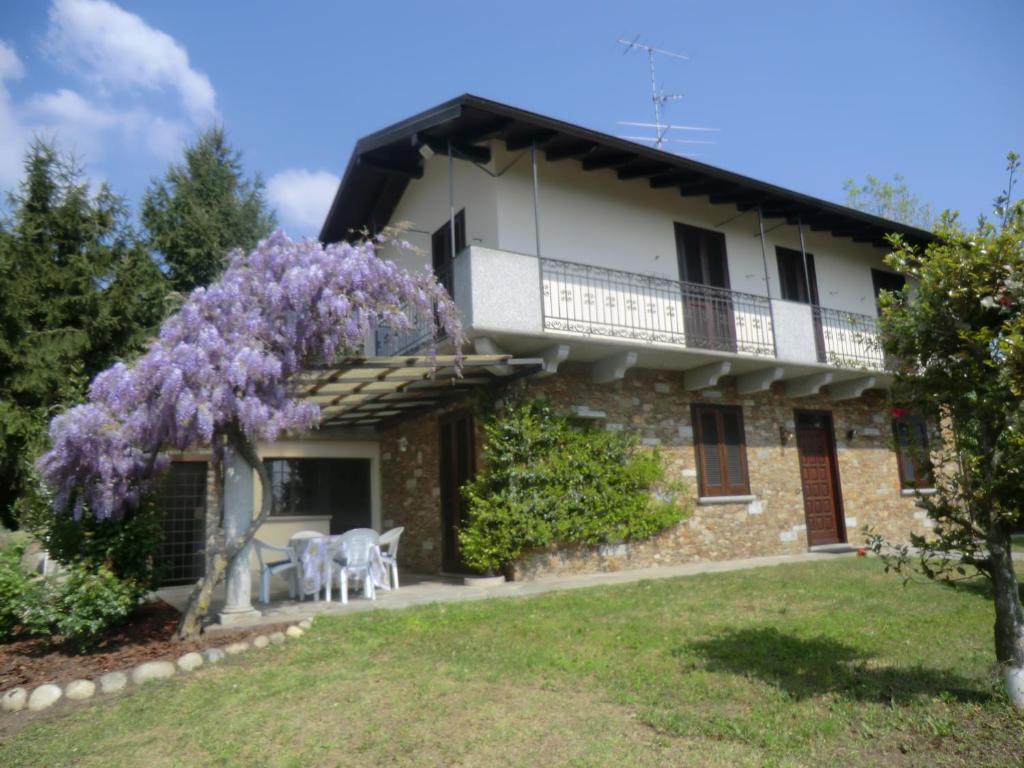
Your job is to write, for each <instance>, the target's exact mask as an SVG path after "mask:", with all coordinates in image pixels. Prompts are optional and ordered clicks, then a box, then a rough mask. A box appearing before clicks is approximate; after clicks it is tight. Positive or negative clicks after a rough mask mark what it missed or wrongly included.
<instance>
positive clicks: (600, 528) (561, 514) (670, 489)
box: [459, 402, 689, 572]
mask: <svg viewBox="0 0 1024 768" xmlns="http://www.w3.org/2000/svg"><path fill="white" fill-rule="evenodd" d="M483 429H484V433H485V438H486V439H485V443H484V450H483V464H484V468H483V470H482V471H481V472H480V473H479V474H478V475H477V476H476V478H475V479H474V480H472V481H471V482H470V483H468V484H467V485H466V486H464V487H463V489H462V493H463V496H464V497H465V499H466V501H467V505H468V510H469V517H468V522H467V524H466V525H465V526H464V527H463V529H462V530H461V531H460V533H459V541H460V544H461V552H462V557H463V559H464V560H465V562H466V564H467V565H469V566H470V567H471V568H476V569H478V570H480V571H483V572H494V571H498V570H500V569H502V568H504V567H505V566H507V565H509V564H510V563H512V562H514V561H515V560H517V559H518V558H519V557H520V556H521V555H522V554H523V553H525V552H526V551H528V550H530V549H534V548H537V547H547V546H551V545H553V544H572V543H576V544H585V545H596V544H606V543H617V542H623V541H630V540H637V539H645V538H650V537H651V536H653V535H654V534H656V533H658V532H659V531H662V530H664V529H665V528H667V527H669V526H671V525H674V524H675V523H678V522H679V521H680V520H682V519H683V518H684V517H685V516H686V514H687V513H688V512H689V509H688V508H687V506H686V505H685V504H683V503H682V502H681V501H680V500H679V499H680V496H681V494H680V490H681V489H680V488H679V484H678V483H669V482H667V481H666V479H665V467H664V462H663V460H662V457H661V455H660V453H658V452H657V451H648V450H641V449H640V447H639V446H638V444H637V440H636V439H635V438H634V437H631V436H628V435H625V434H622V433H618V432H608V431H604V430H598V429H594V428H589V427H583V426H580V425H579V424H577V423H574V421H573V420H571V419H569V418H567V417H564V416H560V415H558V414H556V413H555V412H554V410H552V408H551V406H550V405H549V404H547V403H544V402H524V403H519V404H515V405H509V406H507V407H506V408H505V409H504V410H503V411H502V412H492V413H491V415H489V416H488V417H487V419H486V420H485V421H484V426H483Z"/></svg>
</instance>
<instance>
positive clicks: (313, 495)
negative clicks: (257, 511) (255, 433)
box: [267, 459, 371, 534]
mask: <svg viewBox="0 0 1024 768" xmlns="http://www.w3.org/2000/svg"><path fill="white" fill-rule="evenodd" d="M267 469H268V470H269V471H270V488H271V493H272V494H273V506H272V507H271V511H270V514H271V515H274V516H275V517H277V516H303V517H305V516H310V515H324V516H330V518H331V533H332V534H335V533H343V532H344V531H347V530H349V529H350V528H368V527H370V525H371V514H370V460H369V459H267Z"/></svg>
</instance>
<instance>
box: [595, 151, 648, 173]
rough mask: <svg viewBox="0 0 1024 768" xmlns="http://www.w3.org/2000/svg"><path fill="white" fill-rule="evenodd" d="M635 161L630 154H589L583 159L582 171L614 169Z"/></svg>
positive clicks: (634, 156) (634, 157)
mask: <svg viewBox="0 0 1024 768" xmlns="http://www.w3.org/2000/svg"><path fill="white" fill-rule="evenodd" d="M635 159H636V155H635V154H633V153H632V152H603V153H600V154H599V153H596V152H594V153H591V154H589V155H587V156H586V157H584V158H583V170H584V171H597V170H600V169H602V168H615V167H616V166H620V165H626V164H627V163H630V162H632V161H633V160H635Z"/></svg>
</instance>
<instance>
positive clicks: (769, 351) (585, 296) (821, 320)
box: [376, 246, 886, 375]
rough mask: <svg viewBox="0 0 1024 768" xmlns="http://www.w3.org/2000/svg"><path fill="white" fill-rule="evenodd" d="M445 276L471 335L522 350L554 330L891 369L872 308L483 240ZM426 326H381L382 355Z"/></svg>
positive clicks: (813, 366)
mask: <svg viewBox="0 0 1024 768" xmlns="http://www.w3.org/2000/svg"><path fill="white" fill-rule="evenodd" d="M440 280H441V282H442V283H443V284H444V285H445V287H447V288H448V290H449V291H450V292H451V293H452V296H453V298H454V299H455V300H456V303H457V304H458V306H459V310H460V312H461V313H462V316H463V325H464V326H465V328H466V329H467V330H468V331H470V332H471V334H472V335H473V336H476V337H479V336H489V337H493V338H495V339H503V340H505V342H507V343H513V340H515V339H521V340H523V341H522V343H521V344H520V345H518V346H519V347H521V349H520V348H517V349H516V350H515V351H516V352H524V351H526V352H531V353H532V352H533V351H536V344H537V342H532V344H533V346H531V342H529V341H528V339H531V338H532V339H535V340H537V339H543V338H545V337H549V338H550V337H553V336H554V337H561V338H563V339H572V338H577V339H579V340H580V341H581V343H583V342H585V343H586V344H590V345H594V346H598V347H601V346H612V345H614V346H618V347H621V346H622V344H623V342H625V343H626V344H636V345H642V346H645V347H652V348H660V349H662V350H671V349H673V348H675V349H680V350H686V351H687V352H688V353H696V354H697V355H699V356H701V357H704V358H708V357H711V358H714V357H719V358H721V356H728V357H729V358H732V359H736V358H739V357H742V358H746V359H747V360H749V361H750V362H749V364H746V367H745V368H744V370H756V369H757V361H762V365H763V361H769V360H770V361H777V362H778V363H780V364H787V365H788V366H790V367H791V368H792V375H802V374H806V373H811V372H813V371H814V370H818V371H820V370H822V366H823V365H824V366H828V367H832V368H839V369H847V370H867V371H876V372H881V371H884V370H885V368H886V366H885V360H884V357H883V354H882V350H881V347H880V344H879V343H878V330H877V327H876V324H875V318H873V317H869V316H867V315H860V314H856V313H851V312H843V311H839V310H835V309H829V308H825V307H812V306H810V305H807V304H800V303H796V302H790V301H783V300H780V299H768V298H767V297H765V296H758V295H755V294H749V293H742V292H740V291H732V290H727V289H723V288H713V287H709V286H705V285H699V284H695V283H688V282H683V281H678V280H673V279H670V278H666V277H659V276H653V275H643V274H637V273H633V272H626V271H623V270H617V269H609V268H606V267H599V266H595V265H590V264H581V263H577V262H570V261H564V260H560V259H552V258H540V259H538V258H537V257H536V256H530V255H527V254H520V253H512V252H508V251H499V250H494V249H490V248H484V247H481V246H471V247H469V248H467V249H466V250H465V251H463V252H462V253H461V254H459V256H458V257H457V258H456V259H455V261H454V263H453V265H452V267H451V268H450V269H449V270H446V272H445V273H444V274H442V275H441V276H440ZM429 334H430V329H429V328H425V327H424V328H412V329H409V330H404V331H392V330H390V329H384V328H382V329H378V333H377V337H376V344H377V346H376V353H377V354H380V355H402V354H408V353H411V352H415V351H417V350H418V349H420V348H422V347H424V346H426V344H427V343H429V341H430V337H429ZM574 356H575V353H574ZM734 368H735V365H734Z"/></svg>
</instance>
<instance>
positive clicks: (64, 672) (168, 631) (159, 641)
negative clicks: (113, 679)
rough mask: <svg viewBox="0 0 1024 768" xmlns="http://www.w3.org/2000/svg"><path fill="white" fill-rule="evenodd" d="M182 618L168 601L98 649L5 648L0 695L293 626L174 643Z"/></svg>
mask: <svg viewBox="0 0 1024 768" xmlns="http://www.w3.org/2000/svg"><path fill="white" fill-rule="evenodd" d="M179 616H180V614H179V613H178V612H177V611H176V610H175V609H174V608H173V607H171V606H170V605H168V604H167V603H165V602H163V601H160V600H158V601H156V602H153V603H149V604H147V605H144V606H141V607H140V608H139V609H138V610H137V611H136V612H135V613H134V614H132V616H131V617H130V618H129V619H128V621H127V622H126V623H125V624H123V625H121V626H119V627H113V628H111V629H109V630H107V632H105V633H104V634H103V635H102V637H101V639H100V641H99V643H98V644H97V645H96V646H94V647H93V648H92V649H90V650H88V651H85V652H80V651H78V649H77V648H76V647H74V646H71V645H67V644H62V645H51V644H49V643H48V642H47V641H46V640H45V639H43V638H25V639H20V640H15V641H13V642H9V643H4V644H0V691H5V690H7V689H8V688H14V687H16V686H19V685H20V686H25V687H27V688H31V687H34V686H37V685H41V684H43V683H60V684H64V683H68V682H70V681H72V680H75V679H78V678H82V677H96V676H97V675H102V674H103V673H104V672H112V671H114V670H118V669H121V670H123V669H126V668H129V667H134V666H136V665H137V664H141V663H142V662H144V661H154V660H156V659H165V660H167V661H174V660H176V659H177V658H178V657H179V656H181V655H182V654H183V653H188V652H189V651H201V650H203V649H205V648H210V647H213V646H223V645H228V644H230V643H233V642H236V641H238V640H242V639H245V638H246V637H251V636H253V635H259V634H267V633H269V632H276V631H278V630H282V629H284V627H286V626H288V625H287V624H280V625H276V626H261V627H253V628H251V629H240V630H232V631H223V632H220V631H218V632H215V633H210V634H204V635H201V636H200V637H199V638H198V639H197V640H193V641H187V642H185V641H181V640H174V639H172V638H173V635H174V630H175V629H176V628H177V626H178V618H179Z"/></svg>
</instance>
